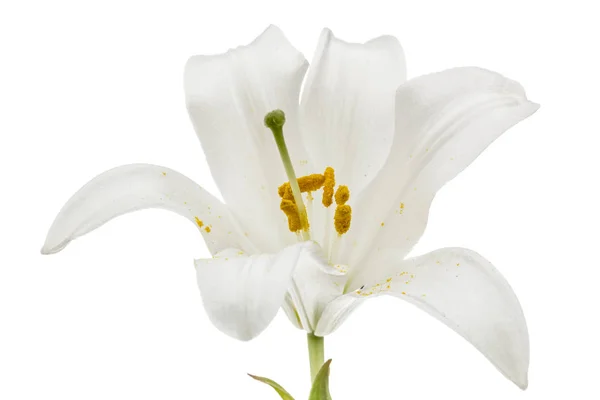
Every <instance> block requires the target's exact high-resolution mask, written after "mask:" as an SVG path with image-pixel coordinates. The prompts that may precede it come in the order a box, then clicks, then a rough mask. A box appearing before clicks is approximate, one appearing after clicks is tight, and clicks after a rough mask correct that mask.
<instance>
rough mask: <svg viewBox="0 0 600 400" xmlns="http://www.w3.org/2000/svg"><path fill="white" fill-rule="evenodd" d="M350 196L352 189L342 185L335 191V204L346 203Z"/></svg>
mask: <svg viewBox="0 0 600 400" xmlns="http://www.w3.org/2000/svg"><path fill="white" fill-rule="evenodd" d="M349 198H350V190H349V189H348V186H346V185H340V186H339V187H338V188H337V190H336V192H335V204H337V205H338V206H341V205H342V204H346V202H347V201H348V199H349Z"/></svg>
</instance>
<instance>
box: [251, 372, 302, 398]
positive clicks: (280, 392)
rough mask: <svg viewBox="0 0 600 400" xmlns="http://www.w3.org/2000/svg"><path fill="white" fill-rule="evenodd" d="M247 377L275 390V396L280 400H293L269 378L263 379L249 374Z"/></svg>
mask: <svg viewBox="0 0 600 400" xmlns="http://www.w3.org/2000/svg"><path fill="white" fill-rule="evenodd" d="M248 376H250V378H253V379H256V380H257V381H259V382H262V383H266V384H267V385H269V386H271V387H272V388H273V389H275V391H276V392H277V394H278V395H279V396H281V398H282V399H283V400H294V398H293V397H292V395H291V394H289V393H288V392H287V391H286V390H285V389H284V388H282V387H281V385H280V384H278V383H277V382H275V381H273V380H271V379H269V378H263V377H262V376H255V375H250V374H248Z"/></svg>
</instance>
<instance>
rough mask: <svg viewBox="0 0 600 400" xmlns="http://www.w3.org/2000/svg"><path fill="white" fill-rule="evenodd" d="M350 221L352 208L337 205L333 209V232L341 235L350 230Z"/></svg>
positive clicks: (345, 205)
mask: <svg viewBox="0 0 600 400" xmlns="http://www.w3.org/2000/svg"><path fill="white" fill-rule="evenodd" d="M351 220H352V207H350V206H349V205H347V204H343V205H339V206H337V207H336V209H335V215H334V217H333V222H334V225H335V230H336V231H337V233H338V234H340V235H343V234H344V233H346V232H348V230H349V229H350V221H351Z"/></svg>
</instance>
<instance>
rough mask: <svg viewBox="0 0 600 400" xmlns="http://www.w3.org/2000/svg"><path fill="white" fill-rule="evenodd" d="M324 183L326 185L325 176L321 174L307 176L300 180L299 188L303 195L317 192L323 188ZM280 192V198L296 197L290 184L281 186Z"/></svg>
mask: <svg viewBox="0 0 600 400" xmlns="http://www.w3.org/2000/svg"><path fill="white" fill-rule="evenodd" d="M323 183H325V176H324V175H321V174H312V175H306V176H301V177H300V178H298V187H299V188H300V192H301V193H306V192H308V193H310V192H314V191H317V190H319V189H321V188H322V187H323ZM278 192H279V196H280V197H281V198H284V199H292V198H293V197H294V196H293V194H292V188H291V186H290V183H289V182H286V183H284V184H283V185H281V186H279V189H278Z"/></svg>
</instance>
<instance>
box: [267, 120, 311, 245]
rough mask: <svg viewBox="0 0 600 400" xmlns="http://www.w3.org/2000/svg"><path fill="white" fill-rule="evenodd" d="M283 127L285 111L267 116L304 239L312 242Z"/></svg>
mask: <svg viewBox="0 0 600 400" xmlns="http://www.w3.org/2000/svg"><path fill="white" fill-rule="evenodd" d="M283 125H285V113H284V112H283V111H281V110H273V111H271V112H270V113H268V114H267V115H266V116H265V126H266V127H267V128H269V129H270V130H271V131H272V132H273V137H274V138H275V143H276V144H277V149H278V150H279V155H280V156H281V162H282V163H283V166H284V168H285V173H286V174H287V177H288V180H289V182H290V188H291V189H292V194H293V196H294V201H295V203H296V207H297V208H298V216H299V217H300V226H301V227H302V239H303V240H310V234H309V232H308V227H309V225H308V216H307V215H306V208H305V207H304V201H303V200H302V193H301V192H300V186H299V185H298V179H296V172H295V171H294V166H293V165H292V160H291V159H290V154H289V152H288V149H287V146H286V144H285V138H284V136H283Z"/></svg>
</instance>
